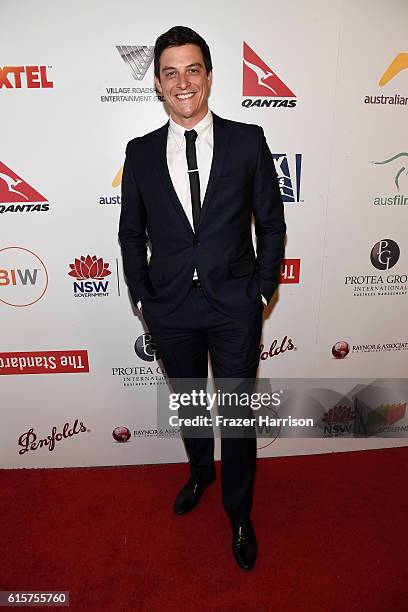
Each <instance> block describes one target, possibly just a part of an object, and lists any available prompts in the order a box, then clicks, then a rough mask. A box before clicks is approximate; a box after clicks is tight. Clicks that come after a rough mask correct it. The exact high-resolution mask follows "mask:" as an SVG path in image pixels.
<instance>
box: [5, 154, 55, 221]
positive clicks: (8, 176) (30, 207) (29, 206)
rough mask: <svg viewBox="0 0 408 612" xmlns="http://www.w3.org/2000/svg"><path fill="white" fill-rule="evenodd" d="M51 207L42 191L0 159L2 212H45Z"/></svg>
mask: <svg viewBox="0 0 408 612" xmlns="http://www.w3.org/2000/svg"><path fill="white" fill-rule="evenodd" d="M20 202H21V204H16V203H20ZM39 202H43V204H39ZM49 207H50V205H49V204H48V201H47V200H46V199H45V198H44V196H42V195H41V193H39V192H38V191H36V189H34V187H31V185H29V184H28V183H26V181H25V180H24V179H22V178H20V177H19V176H18V174H16V173H15V172H13V170H11V169H10V168H8V167H7V166H6V165H5V164H3V163H2V162H1V161H0V213H6V212H44V211H48V210H49Z"/></svg>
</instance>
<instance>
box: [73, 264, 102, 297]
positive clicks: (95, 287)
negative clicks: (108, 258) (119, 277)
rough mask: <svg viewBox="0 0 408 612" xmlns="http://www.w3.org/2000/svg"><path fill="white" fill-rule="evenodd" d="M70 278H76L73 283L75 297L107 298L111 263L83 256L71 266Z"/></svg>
mask: <svg viewBox="0 0 408 612" xmlns="http://www.w3.org/2000/svg"><path fill="white" fill-rule="evenodd" d="M69 267H70V271H69V272H68V276H71V277H72V278H75V279H76V280H75V281H74V282H73V283H72V288H73V291H74V297H107V296H108V295H109V291H108V289H109V280H107V277H108V276H110V275H111V271H110V270H109V263H107V262H104V261H103V259H102V257H97V256H96V255H93V256H92V257H91V256H90V255H87V256H86V257H85V255H82V256H81V257H80V258H79V259H75V261H74V263H72V264H69Z"/></svg>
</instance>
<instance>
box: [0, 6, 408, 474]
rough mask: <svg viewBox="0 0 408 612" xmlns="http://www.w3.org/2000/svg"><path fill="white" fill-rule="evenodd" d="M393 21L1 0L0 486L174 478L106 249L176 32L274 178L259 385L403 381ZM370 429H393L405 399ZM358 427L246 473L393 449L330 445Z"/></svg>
mask: <svg viewBox="0 0 408 612" xmlns="http://www.w3.org/2000/svg"><path fill="white" fill-rule="evenodd" d="M407 20H408V4H407V3H406V2H405V1H403V0H390V1H389V2H386V3H384V2H382V1H380V0H359V1H358V2H355V1H354V2H352V1H348V0H344V1H341V0H329V1H327V0H310V1H309V2H303V1H302V0H292V1H290V2H278V1H276V0H254V1H253V2H251V3H248V2H244V1H242V0H235V1H234V2H232V0H231V1H227V2H224V3H220V2H216V1H215V0H207V2H205V3H204V4H203V3H190V4H189V8H188V10H186V4H185V2H182V1H181V0H173V2H171V3H167V2H165V1H164V0H158V1H157V2H156V3H155V4H154V5H149V4H146V3H138V2H135V1H134V0H132V1H131V0H122V2H121V3H120V6H116V5H114V4H113V3H112V2H111V1H109V2H108V1H107V0H99V1H96V0H95V1H91V0H81V1H79V0H72V1H70V2H62V1H60V2H53V1H51V0H36V1H29V0H26V1H24V0H2V1H1V3H0V23H1V25H2V28H1V31H2V33H1V37H0V58H1V61H0V113H1V114H0V116H1V138H0V224H1V243H0V316H1V346H0V374H1V375H2V376H1V378H0V381H1V396H0V397H1V407H2V409H1V412H0V437H1V439H0V466H1V467H6V468H11V467H62V466H92V465H120V464H139V463H140V464H142V463H161V462H178V461H185V453H184V449H183V445H182V443H181V441H180V440H179V439H171V438H170V439H162V438H160V437H158V436H157V429H156V427H157V423H156V393H157V387H158V386H160V385H163V384H165V376H164V373H163V369H162V366H161V363H160V360H158V356H157V355H156V352H155V347H154V344H153V343H152V341H151V339H150V336H149V334H148V330H147V329H146V326H145V324H144V322H143V319H141V318H140V317H139V316H138V315H137V314H134V312H133V310H132V307H131V304H130V301H129V296H128V293H127V289H126V285H125V283H124V278H123V273H122V263H121V256H120V248H119V245H118V241H117V229H118V219H119V213H120V181H121V168H122V164H123V159H124V151H125V146H126V143H127V142H128V140H130V139H131V138H133V137H135V136H138V135H141V134H143V133H146V132H147V131H150V130H153V129H155V128H157V127H159V126H160V125H162V124H163V123H165V121H166V120H167V116H166V114H165V111H164V109H163V106H162V103H161V102H160V100H158V99H157V96H156V92H155V90H154V88H153V65H152V49H151V47H152V45H153V44H154V41H155V39H156V37H157V36H158V35H159V34H161V33H162V32H164V31H165V30H167V29H168V28H169V27H171V26H173V25H177V24H183V25H188V26H190V27H192V28H193V29H196V30H197V31H198V32H200V33H201V34H202V35H203V36H204V38H205V39H206V40H207V41H208V43H209V45H210V48H211V50H212V55H213V63H214V83H213V89H212V93H211V99H210V102H211V108H212V109H213V110H214V111H215V112H216V113H218V114H219V115H221V116H223V117H226V118H230V119H234V120H237V121H244V122H249V123H256V124H259V125H262V127H263V128H264V131H265V134H266V137H267V140H268V143H269V146H270V148H271V151H272V152H273V155H274V159H275V164H276V169H277V172H278V175H279V180H280V184H281V190H282V195H283V198H284V201H285V212H286V220H287V225H288V239H287V248H286V260H285V264H284V265H283V267H282V278H281V286H280V288H279V292H278V299H277V301H276V304H275V305H274V308H273V310H272V311H270V310H268V311H266V312H265V323H264V330H263V338H262V347H260V350H261V365H260V369H259V375H260V376H262V377H267V378H270V379H272V380H273V379H276V378H309V377H311V378H320V377H322V378H347V377H350V378H353V377H367V378H373V379H375V378H384V377H389V378H404V377H406V371H407V356H408V326H407V300H408V298H407V285H408V280H407V275H408V243H407V215H408V170H407V168H408V130H407V119H408V53H407V50H408V49H407V46H408V40H407ZM373 410H375V414H376V415H377V418H378V419H380V421H381V419H382V421H383V423H384V425H385V426H389V427H390V431H391V428H392V427H393V428H394V429H393V431H398V427H400V430H401V431H403V430H404V429H406V427H405V425H404V423H405V422H406V420H407V415H406V398H404V397H400V398H397V400H395V401H393V402H388V403H387V402H385V403H384V401H382V400H380V398H379V400H378V406H376V405H374V406H373ZM352 420H353V411H352V410H349V409H346V408H345V407H344V406H343V407H342V406H333V409H332V410H331V411H329V413H327V414H326V415H325V418H324V419H323V421H324V422H323V424H322V428H321V436H320V438H313V439H303V438H301V437H299V438H292V439H284V438H283V437H280V436H278V437H277V438H276V439H275V440H271V439H269V440H262V439H260V440H259V442H258V446H259V456H260V457H263V456H273V455H289V454H306V453H315V452H331V451H335V450H342V451H344V450H353V449H358V448H374V447H385V446H392V445H404V444H406V440H405V439H404V438H403V437H402V436H401V437H400V438H395V437H393V438H391V437H383V438H378V437H368V438H366V439H361V438H360V439H353V438H351V437H343V436H342V435H337V434H341V433H343V432H345V431H346V432H347V431H348V430H349V427H350V426H351V423H352ZM48 436H49V437H48ZM44 440H45V441H47V444H45V443H44ZM118 440H127V441H126V442H125V443H123V442H119V441H118Z"/></svg>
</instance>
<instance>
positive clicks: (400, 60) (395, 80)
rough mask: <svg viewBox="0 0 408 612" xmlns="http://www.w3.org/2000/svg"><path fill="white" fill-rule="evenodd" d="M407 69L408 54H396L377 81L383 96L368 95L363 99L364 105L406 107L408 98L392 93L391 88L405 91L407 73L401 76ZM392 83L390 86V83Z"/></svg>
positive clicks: (407, 81)
mask: <svg viewBox="0 0 408 612" xmlns="http://www.w3.org/2000/svg"><path fill="white" fill-rule="evenodd" d="M407 68H408V53H398V54H397V55H396V56H395V57H394V59H392V61H391V63H390V64H389V65H388V66H387V68H386V69H385V72H384V73H383V75H382V76H381V77H380V80H379V81H378V85H379V87H380V88H381V89H382V88H384V94H388V95H384V94H383V93H381V95H369V96H365V97H364V104H383V105H384V104H385V105H392V106H395V105H398V106H399V107H400V108H401V107H405V108H406V107H407V105H408V97H406V96H405V95H401V94H400V93H395V90H394V92H393V91H392V88H393V87H398V88H400V91H404V90H405V91H406V87H407V83H408V76H407V73H405V74H401V73H402V72H403V71H404V70H406V69H407ZM391 82H392V85H390V83H391Z"/></svg>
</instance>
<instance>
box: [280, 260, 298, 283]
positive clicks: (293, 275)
mask: <svg viewBox="0 0 408 612" xmlns="http://www.w3.org/2000/svg"><path fill="white" fill-rule="evenodd" d="M299 282H300V259H284V260H283V261H282V264H281V269H280V278H279V283H280V284H281V285H282V284H285V283H286V284H299Z"/></svg>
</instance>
